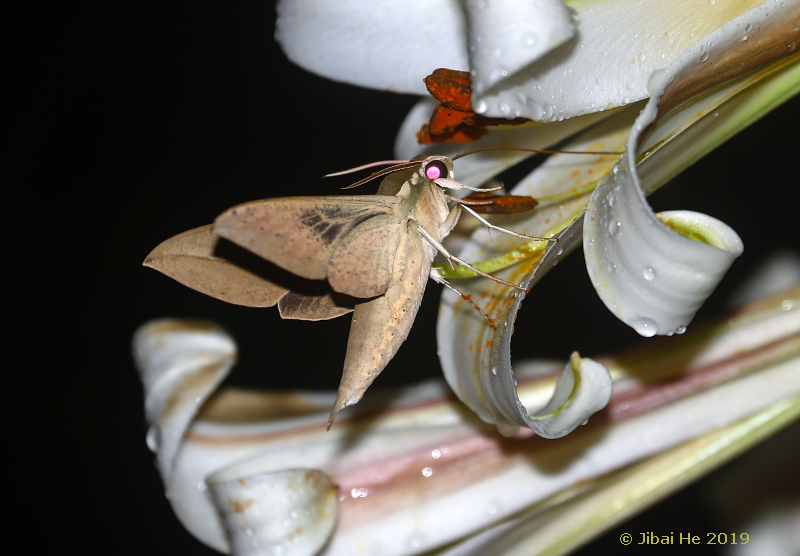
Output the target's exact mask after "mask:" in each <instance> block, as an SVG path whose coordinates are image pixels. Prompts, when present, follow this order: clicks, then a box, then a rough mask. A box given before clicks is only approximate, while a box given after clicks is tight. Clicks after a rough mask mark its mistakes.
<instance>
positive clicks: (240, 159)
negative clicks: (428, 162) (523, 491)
mask: <svg viewBox="0 0 800 556" xmlns="http://www.w3.org/2000/svg"><path fill="white" fill-rule="evenodd" d="M274 18H275V15H274V7H273V5H272V3H271V2H241V3H236V4H230V3H222V2H183V1H176V2H168V3H147V2H138V3H135V4H132V3H130V4H126V3H113V4H110V3H108V4H103V5H99V4H84V5H80V4H73V3H69V4H66V3H61V4H60V5H59V6H58V7H52V8H47V9H45V8H44V7H41V8H40V9H39V11H38V12H35V13H33V12H31V13H27V14H19V15H18V16H13V17H9V19H8V21H7V24H6V34H5V37H6V43H7V46H6V48H5V51H6V53H7V55H9V64H8V65H7V67H8V68H9V69H10V70H11V72H12V75H13V78H11V79H9V81H8V82H7V83H6V87H4V89H8V90H11V92H12V93H13V94H14V95H15V98H14V101H13V102H9V103H8V104H7V105H6V111H5V112H6V114H7V116H10V118H11V119H12V120H14V125H12V126H9V127H8V128H6V129H7V133H6V140H7V141H6V144H7V148H6V149H5V150H6V153H7V154H8V155H10V156H9V158H8V162H7V163H6V167H7V168H11V178H10V179H9V180H7V181H6V180H4V181H6V183H7V185H9V186H10V187H7V188H5V189H6V191H7V193H6V195H7V197H6V204H5V210H4V213H5V216H6V218H7V219H6V220H5V221H6V222H9V220H8V217H9V216H10V225H6V227H5V230H6V240H5V242H4V245H5V253H4V257H3V258H2V261H3V262H2V268H3V288H2V292H3V293H2V304H3V314H4V315H5V316H6V317H7V321H8V322H7V324H6V326H7V328H6V330H7V332H6V334H4V345H5V346H6V347H5V349H4V350H3V351H4V355H5V357H6V364H4V365H3V369H4V374H5V376H7V377H9V378H10V379H11V380H10V383H7V384H8V386H7V389H6V398H7V400H8V402H9V403H8V404H7V407H8V408H9V410H10V418H9V420H8V421H7V423H6V425H7V427H8V429H9V431H10V435H9V440H10V444H9V447H8V449H7V451H6V458H8V459H11V460H13V461H14V462H16V463H18V464H19V469H18V470H17V471H15V472H14V474H13V475H12V476H10V477H8V476H7V480H10V482H11V484H12V489H16V488H20V495H19V496H18V497H15V498H14V499H13V501H12V503H11V507H12V511H14V512H15V513H16V515H17V516H18V517H20V519H21V520H20V528H19V529H18V530H22V527H28V526H29V527H32V528H33V529H32V530H33V531H35V532H36V534H35V535H34V536H29V535H26V538H27V542H29V543H31V542H32V543H33V545H29V547H31V548H33V549H34V551H33V552H34V553H38V552H40V551H41V552H44V550H45V547H51V548H54V547H61V548H63V547H65V546H74V547H76V548H78V549H80V550H81V551H82V552H83V553H86V554H145V553H146V554H154V555H156V554H212V553H214V552H213V551H211V550H210V549H208V548H206V547H204V546H203V545H202V544H200V543H199V542H198V541H196V540H194V539H193V538H192V537H191V536H190V535H189V534H188V533H187V532H185V530H184V529H183V528H182V526H181V525H180V524H179V523H178V521H177V519H176V518H175V517H174V515H173V514H172V512H171V509H170V507H169V504H168V502H167V500H166V499H165V498H164V495H163V490H162V487H161V484H160V479H159V477H158V474H157V472H156V469H155V467H154V465H153V456H152V454H151V453H150V452H149V451H148V450H147V448H146V446H145V443H144V434H145V423H144V418H143V410H142V390H141V386H140V383H139V381H138V378H137V376H136V373H135V371H134V369H133V366H132V363H131V357H130V354H129V351H130V347H129V344H130V337H131V335H132V333H133V331H134V330H135V329H136V328H137V327H138V326H139V325H141V324H142V323H144V322H145V321H147V320H149V319H152V318H157V317H163V316H175V317H202V318H210V319H213V320H215V321H217V322H219V323H220V324H222V325H223V326H224V327H226V328H227V329H228V330H229V331H230V332H231V333H232V334H233V335H234V337H235V338H236V340H237V342H238V343H239V348H240V363H239V365H238V366H237V367H236V369H235V371H234V372H233V374H232V376H231V378H230V379H229V382H230V383H234V384H242V385H249V386H256V387H265V388H266V387H268V388H275V389H280V388H292V387H305V388H308V387H312V388H318V389H326V390H331V389H334V388H335V387H336V386H337V384H338V380H339V377H340V372H341V371H340V369H341V362H342V361H343V358H344V350H345V345H346V338H347V331H348V326H349V319H346V318H345V319H337V320H334V321H329V322H324V323H302V322H294V321H280V319H279V318H278V315H277V311H274V310H269V309H265V310H256V309H246V308H241V307H236V306H230V305H225V304H223V303H221V302H218V301H215V300H212V299H210V298H207V297H204V296H203V295H201V294H198V293H195V292H193V291H191V290H189V289H187V288H185V287H182V286H180V285H179V284H177V283H175V282H173V281H171V280H170V279H168V278H166V277H164V276H162V275H160V274H158V273H157V272H155V271H152V270H149V269H145V268H143V267H142V266H141V262H142V260H143V259H144V257H145V255H147V253H148V252H149V251H150V250H151V249H152V248H153V247H155V246H156V245H157V244H158V243H160V242H161V241H163V240H164V239H166V238H168V237H170V236H172V235H175V234H177V233H179V232H182V231H184V230H187V229H190V228H193V227H196V226H200V225H203V224H207V223H209V222H211V221H212V220H213V218H214V217H215V216H216V215H217V214H218V213H219V212H221V211H222V210H223V209H225V208H227V207H229V206H232V205H234V204H237V203H240V202H244V201H249V200H253V199H258V198H263V197H271V196H282V195H295V194H332V193H336V192H337V188H338V187H339V186H340V185H343V184H340V183H333V182H328V181H326V182H323V181H320V179H319V177H320V176H321V175H323V174H325V173H327V172H330V171H335V170H340V169H343V168H348V167H352V166H356V165H359V164H363V163H365V162H370V161H373V160H381V159H385V158H390V157H392V156H393V153H392V146H393V142H394V137H395V133H396V130H397V128H398V126H399V124H400V122H401V121H402V120H403V118H404V116H405V114H406V113H407V111H408V110H409V109H410V107H411V106H412V105H413V104H414V102H415V101H416V98H414V97H410V96H401V95H395V94H390V93H385V92H379V91H370V90H365V89H360V88H357V87H353V86H350V85H344V84H339V83H334V82H331V81H328V80H325V79H322V78H320V77H316V76H314V75H311V74H310V73H307V72H305V71H304V70H302V69H300V68H298V67H296V66H294V65H292V64H291V63H290V62H288V60H287V59H286V58H285V57H284V55H283V54H282V52H281V51H280V49H279V47H278V46H277V44H276V43H275V41H274V39H273V29H274ZM421 77H422V76H421ZM799 107H800V105H798V102H797V101H796V100H795V101H792V102H790V103H788V104H786V105H784V106H783V107H781V108H779V109H778V110H776V111H775V112H774V113H772V114H770V115H769V116H767V117H766V118H764V119H763V120H762V121H761V122H759V123H757V124H755V125H753V126H752V127H751V128H749V129H747V130H745V131H744V132H742V133H741V134H740V135H739V136H737V137H736V138H734V139H733V140H731V141H730V142H729V143H728V144H726V145H725V146H724V147H722V148H720V149H719V150H717V151H716V152H714V153H712V154H711V155H709V156H707V157H706V158H705V159H704V160H702V161H701V162H700V163H698V164H697V165H695V166H694V167H693V168H691V169H690V170H688V171H687V172H685V173H684V174H683V175H681V176H680V177H679V178H678V179H676V180H674V182H673V183H671V184H670V185H668V186H667V187H665V188H664V189H663V190H662V191H660V192H658V193H657V194H656V195H654V196H653V197H652V202H653V205H654V208H655V209H656V210H667V209H677V208H681V209H692V210H698V211H701V212H705V213H707V214H710V215H713V216H715V217H717V218H720V219H721V220H723V221H725V222H727V223H728V224H730V225H731V226H732V227H733V228H734V229H736V230H737V232H739V233H740V235H741V236H742V238H743V240H744V242H745V245H746V250H745V253H744V255H743V256H742V257H741V258H740V259H739V260H738V261H737V262H736V263H735V265H734V267H733V269H732V270H731V272H730V275H729V276H728V278H726V280H725V281H724V282H723V285H722V286H721V287H720V288H719V289H718V291H717V292H715V294H714V295H713V296H712V298H711V299H710V300H709V303H708V304H707V305H706V306H705V307H704V308H703V309H702V311H701V314H700V315H699V316H698V319H700V318H702V317H703V316H704V315H705V316H707V315H713V314H716V313H718V312H719V311H720V310H721V307H722V306H723V305H724V301H725V296H726V293H727V292H730V291H731V290H732V289H733V288H735V287H736V284H737V283H738V282H739V281H740V280H741V278H742V277H743V276H745V275H746V274H747V271H748V270H749V269H752V268H754V267H755V266H756V265H757V264H758V262H759V261H760V260H762V259H763V258H764V257H765V256H766V255H768V254H769V253H770V252H771V251H772V250H773V249H775V248H778V247H782V246H790V247H794V248H796V247H797V246H798V234H797V221H798V219H797V216H796V210H797V205H796V203H794V202H793V201H794V198H795V195H794V190H795V188H796V185H797V178H796V175H795V176H793V177H789V175H788V174H789V173H796V166H797V165H796V161H797V154H796V153H797V145H796V142H795V141H794V137H795V136H796V133H797V129H798V128H800V127H799V124H800V121H799V119H798V108H799ZM348 183H349V182H348ZM365 192H366V190H365ZM556 275H557V276H558V278H553V276H556ZM438 296H439V288H437V287H436V286H434V285H430V286H429V288H428V292H427V294H426V299H425V302H424V304H423V307H422V309H421V311H420V315H419V316H418V318H417V322H416V324H415V326H414V329H413V330H412V332H411V335H410V337H409V340H408V342H407V344H406V345H405V346H404V347H403V348H402V349H401V350H400V352H399V354H398V355H397V357H396V358H395V360H394V361H393V362H392V364H391V365H390V366H389V368H388V369H387V370H386V372H385V373H384V374H383V375H381V377H380V378H379V379H378V381H377V382H376V387H380V386H391V385H397V384H408V383H413V382H416V381H418V380H419V379H421V378H424V377H431V376H436V375H437V374H438V373H439V372H440V371H439V364H438V360H437V357H436V343H435V335H434V328H435V319H436V312H437V299H438ZM576 311H580V312H581V315H582V316H581V318H577V319H576V318H574V316H575V315H576ZM517 330H518V334H520V332H519V331H521V330H525V331H526V334H530V336H529V338H532V339H533V338H536V339H537V340H536V341H533V340H530V341H529V340H527V339H526V340H525V341H524V342H521V341H517V344H518V345H517V347H516V349H517V350H518V351H515V355H516V356H518V357H521V356H524V355H540V356H551V357H559V358H565V357H566V356H567V355H568V354H569V352H570V351H572V350H573V349H580V351H581V353H582V354H584V355H587V356H591V355H594V354H599V353H604V352H608V351H611V350H613V349H615V348H618V347H620V346H625V345H630V344H632V343H636V342H640V341H641V339H640V338H639V337H638V336H637V335H636V334H635V333H634V332H633V331H631V330H629V329H628V328H627V327H625V326H624V325H622V324H620V323H619V322H617V321H616V320H615V319H614V318H613V317H612V316H611V315H610V314H609V313H608V312H607V311H606V310H605V308H604V307H603V306H602V304H601V302H600V301H599V300H598V299H597V296H596V295H595V294H594V291H593V290H592V288H591V285H590V283H589V280H588V277H587V275H586V271H585V267H584V265H583V262H582V257H581V255H580V254H579V253H576V254H575V255H573V256H572V257H570V258H569V259H568V261H567V262H565V263H563V264H562V265H559V267H558V269H557V271H556V272H554V273H551V276H548V277H547V278H546V279H545V280H543V282H542V284H541V285H540V286H539V287H537V289H536V290H535V291H534V292H533V294H532V295H531V297H530V299H529V300H528V302H527V304H526V309H525V310H524V311H523V312H522V314H521V315H520V319H519V321H518V324H517ZM9 332H10V334H9ZM519 337H520V336H518V338H519ZM702 492H703V491H702V490H701V489H699V488H698V487H693V488H690V489H687V490H686V491H684V492H682V493H680V494H679V495H677V496H676V497H673V498H672V499H670V500H668V501H667V502H665V503H664V504H661V505H659V506H656V507H655V508H654V509H653V510H651V511H650V512H647V513H645V514H644V515H643V516H641V517H639V518H637V521H635V522H633V524H630V527H629V528H628V529H627V530H629V531H631V532H632V533H633V532H636V531H644V530H656V531H658V530H664V529H669V530H676V531H677V530H679V529H682V528H683V529H686V528H687V527H689V526H691V528H692V529H694V530H698V532H701V533H702V532H703V531H704V530H711V529H708V528H709V527H712V526H719V527H722V528H724V526H725V525H726V524H725V523H718V522H715V516H714V515H713V513H711V512H709V511H708V510H707V509H703V504H702V503H701V501H700V498H701V497H702ZM648 520H649V521H648ZM654 524H655V525H654ZM658 524H661V525H663V527H660V526H659V527H660V528H656V525H658ZM623 530H625V529H623ZM617 538H618V532H617V533H613V532H612V533H610V534H609V535H607V536H606V537H603V538H602V539H600V540H598V541H597V543H599V544H596V545H594V547H595V548H598V547H603V546H605V547H609V548H613V549H617V547H618V546H619V544H618V541H617ZM603 543H605V544H603ZM39 548H41V550H39Z"/></svg>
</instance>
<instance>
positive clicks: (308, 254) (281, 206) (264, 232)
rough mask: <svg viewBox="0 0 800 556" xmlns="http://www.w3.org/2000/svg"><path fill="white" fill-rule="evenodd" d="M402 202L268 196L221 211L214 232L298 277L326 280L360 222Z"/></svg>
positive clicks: (393, 199)
mask: <svg viewBox="0 0 800 556" xmlns="http://www.w3.org/2000/svg"><path fill="white" fill-rule="evenodd" d="M399 202H400V200H399V199H398V198H396V197H391V196H388V195H382V196H376V195H352V196H346V197H345V196H326V197H282V198H278V199H264V200H262V201H256V202H253V203H246V204H243V205H239V206H236V207H233V208H231V209H228V210H227V211H225V212H223V213H222V214H221V215H220V216H219V217H217V219H216V221H215V222H214V233H215V234H217V235H220V236H222V237H224V238H226V239H228V240H230V241H232V242H233V243H235V244H237V245H239V246H241V247H244V248H245V249H247V250H249V251H251V252H253V253H255V254H256V255H258V256H260V257H263V258H265V259H267V260H268V261H270V262H272V263H275V264H276V265H278V266H280V267H281V268H284V269H286V270H288V271H289V272H292V273H294V274H297V275H298V276H302V277H303V278H310V279H312V280H322V279H324V278H325V277H326V276H327V266H328V260H329V259H330V257H331V255H332V254H333V252H334V250H335V249H336V247H338V245H339V242H340V241H341V240H342V239H343V238H344V237H345V236H346V235H347V234H349V233H350V232H351V231H352V230H353V228H355V227H356V226H358V225H359V224H361V223H362V222H364V221H366V220H369V219H370V218H374V217H376V216H381V215H386V214H392V207H393V206H394V205H396V204H397V203H399Z"/></svg>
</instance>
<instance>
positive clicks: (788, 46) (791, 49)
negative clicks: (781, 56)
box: [787, 41, 797, 52]
mask: <svg viewBox="0 0 800 556" xmlns="http://www.w3.org/2000/svg"><path fill="white" fill-rule="evenodd" d="M787 48H788V49H789V52H794V49H795V48H797V45H796V44H795V42H794V41H792V42H790V43H789V44H788V45H787Z"/></svg>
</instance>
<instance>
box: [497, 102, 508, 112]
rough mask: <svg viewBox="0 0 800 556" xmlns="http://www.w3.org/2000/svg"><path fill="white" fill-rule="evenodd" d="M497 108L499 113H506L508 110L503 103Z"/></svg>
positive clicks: (506, 105)
mask: <svg viewBox="0 0 800 556" xmlns="http://www.w3.org/2000/svg"><path fill="white" fill-rule="evenodd" d="M499 108H500V111H501V112H508V110H509V106H508V104H506V103H505V102H501V103H500V106H499Z"/></svg>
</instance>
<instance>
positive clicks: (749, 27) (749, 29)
mask: <svg viewBox="0 0 800 556" xmlns="http://www.w3.org/2000/svg"><path fill="white" fill-rule="evenodd" d="M752 30H753V24H752V23H748V24H747V25H745V26H744V32H745V33H749V32H750V31H752Z"/></svg>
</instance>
